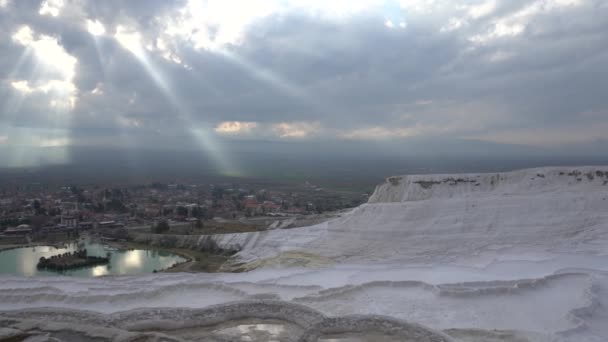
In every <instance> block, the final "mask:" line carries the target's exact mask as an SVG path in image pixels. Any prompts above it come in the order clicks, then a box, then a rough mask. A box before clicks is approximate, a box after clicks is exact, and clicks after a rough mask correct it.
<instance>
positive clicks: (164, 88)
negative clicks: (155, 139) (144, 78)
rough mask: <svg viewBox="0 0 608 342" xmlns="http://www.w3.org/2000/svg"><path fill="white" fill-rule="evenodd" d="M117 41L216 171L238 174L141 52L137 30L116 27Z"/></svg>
mask: <svg viewBox="0 0 608 342" xmlns="http://www.w3.org/2000/svg"><path fill="white" fill-rule="evenodd" d="M114 37H115V38H116V40H117V41H118V42H119V43H120V44H121V45H122V46H123V47H124V48H125V49H127V50H128V51H130V52H131V53H132V54H133V56H134V57H135V58H136V60H137V61H138V62H139V63H140V65H141V66H142V67H143V69H144V70H145V71H146V73H147V74H148V75H149V76H150V78H151V79H152V81H153V82H154V84H155V85H156V87H157V88H158V89H159V90H160V91H161V93H162V94H163V95H164V96H165V98H166V99H167V100H168V101H169V103H170V105H171V106H172V107H173V108H175V109H176V114H177V119H179V120H180V121H181V122H182V123H183V125H184V127H185V128H186V129H187V131H188V132H189V134H190V136H191V137H192V138H193V139H194V140H195V141H196V142H197V143H198V145H199V147H200V148H202V149H203V150H204V151H205V152H206V153H207V154H208V155H209V157H211V158H212V160H213V162H214V163H216V165H217V167H218V168H219V171H220V172H221V173H223V174H238V170H237V169H236V168H235V166H234V163H232V162H231V161H230V159H229V157H228V156H227V154H226V153H223V151H222V148H221V146H220V144H219V143H218V142H217V141H216V139H214V137H213V136H212V134H211V133H210V132H209V130H207V129H206V128H205V127H200V125H197V123H196V122H195V120H193V118H192V115H191V114H190V111H189V110H188V109H187V108H186V106H184V105H183V101H182V100H180V99H179V98H178V97H177V95H176V94H175V92H174V91H173V90H172V86H171V84H170V82H169V81H168V80H167V78H166V77H165V76H164V75H163V74H162V72H161V70H160V69H159V68H158V67H157V66H155V65H154V63H153V62H152V61H151V60H150V58H149V56H148V53H147V52H146V50H145V49H144V46H143V44H142V41H141V39H142V38H141V35H140V34H139V33H138V32H136V31H128V30H127V29H126V28H124V27H121V26H119V27H117V30H116V34H115V36H114Z"/></svg>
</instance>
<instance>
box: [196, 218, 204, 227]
mask: <svg viewBox="0 0 608 342" xmlns="http://www.w3.org/2000/svg"><path fill="white" fill-rule="evenodd" d="M203 227H204V225H203V221H201V219H198V220H196V228H198V229H202V228H203Z"/></svg>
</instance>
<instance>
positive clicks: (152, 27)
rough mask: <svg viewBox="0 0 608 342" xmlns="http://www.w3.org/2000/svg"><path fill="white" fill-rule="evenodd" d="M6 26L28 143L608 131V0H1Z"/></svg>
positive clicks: (17, 111)
mask: <svg viewBox="0 0 608 342" xmlns="http://www.w3.org/2000/svg"><path fill="white" fill-rule="evenodd" d="M0 32H2V34H1V35H0V56H2V58H0V145H2V146H3V147H4V148H5V149H6V148H9V149H13V150H14V151H18V152H15V153H16V154H24V153H26V152H27V150H28V149H29V148H34V147H48V146H54V147H62V146H64V147H66V148H68V147H71V146H151V147H154V146H159V147H161V146H168V145H175V146H179V144H188V145H191V144H195V145H198V146H199V147H200V148H201V149H203V150H206V151H207V152H210V153H212V154H213V153H216V154H217V153H221V152H219V151H221V146H222V144H223V143H224V142H225V141H229V140H237V141H238V140H242V141H244V142H245V141H246V142H250V141H252V140H264V141H277V142H278V141H291V142H297V143H302V144H303V143H305V142H308V141H336V142H339V143H341V144H344V143H345V142H353V145H357V146H359V145H358V144H355V143H354V141H357V142H361V141H369V142H370V143H374V142H375V143H378V142H379V141H383V142H387V141H389V142H392V143H394V144H407V142H408V141H409V139H418V140H420V139H426V140H428V141H431V140H433V139H441V140H450V139H453V140H459V141H463V140H465V141H466V140H473V141H481V142H491V143H500V144H518V145H525V146H530V147H533V148H536V147H542V148H546V147H560V148H561V147H564V148H567V147H568V146H574V145H577V144H578V145H580V144H596V143H598V142H603V141H605V139H606V137H607V136H608V134H607V133H606V132H608V2H607V1H605V0H401V1H397V0H393V1H389V0H387V1H375V0H336V1H331V0H269V1H261V0H260V1H245V0H243V1H229V0H209V1H202V0H200V1H199V0H130V1H119V0H104V1H97V0H95V1H94V0H89V1H86V0H44V1H40V0H0ZM345 146H347V144H345ZM15 153H14V154H15Z"/></svg>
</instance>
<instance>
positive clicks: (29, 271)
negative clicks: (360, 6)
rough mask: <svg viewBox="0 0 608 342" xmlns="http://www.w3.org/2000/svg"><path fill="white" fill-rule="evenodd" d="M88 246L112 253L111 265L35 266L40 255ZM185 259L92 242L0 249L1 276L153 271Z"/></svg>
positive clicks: (94, 250)
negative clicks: (61, 269)
mask: <svg viewBox="0 0 608 342" xmlns="http://www.w3.org/2000/svg"><path fill="white" fill-rule="evenodd" d="M83 248H86V249H87V253H88V255H90V256H101V257H105V256H106V255H107V253H110V263H109V264H108V265H98V266H93V267H83V268H78V269H74V270H68V271H63V272H58V271H50V270H43V269H40V270H39V269H38V268H37V267H36V265H37V264H38V260H39V259H40V257H45V258H48V257H51V256H53V255H57V254H63V253H67V252H74V251H77V250H79V249H83ZM183 261H186V259H185V258H183V257H181V256H179V255H175V254H171V253H167V252H161V251H157V250H143V249H135V250H117V249H115V248H112V247H110V246H106V245H103V244H100V243H93V242H82V241H81V242H79V243H70V244H66V245H65V247H64V248H56V247H52V246H36V247H24V248H16V249H10V250H6V251H2V252H0V275H2V274H13V275H21V276H27V277H31V276H56V275H65V276H77V277H98V276H103V275H124V274H142V273H152V272H154V270H163V269H167V268H169V267H171V266H173V265H174V264H176V263H180V262H183Z"/></svg>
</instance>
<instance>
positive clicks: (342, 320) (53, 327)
mask: <svg viewBox="0 0 608 342" xmlns="http://www.w3.org/2000/svg"><path fill="white" fill-rule="evenodd" d="M0 320H2V321H3V322H5V323H7V324H8V326H9V327H7V328H4V329H2V330H1V331H0V334H1V335H0V336H1V337H4V338H9V339H10V338H13V337H16V338H19V337H23V338H28V339H30V338H36V340H38V339H40V340H41V341H47V340H48V341H201V340H204V341H301V342H314V341H333V340H336V341H419V342H451V341H453V339H452V338H450V337H449V336H448V335H445V334H443V333H441V332H437V331H434V330H432V329H429V328H426V327H423V326H421V325H418V324H412V323H407V322H405V321H401V320H397V319H393V318H389V317H381V316H373V315H369V316H363V315H360V316H346V317H327V316H325V315H323V314H321V313H320V312H317V311H315V310H313V309H310V308H308V307H306V306H303V305H299V304H294V303H289V302H282V301H243V302H235V303H229V304H222V305H216V306H212V307H209V308H206V309H200V310H196V309H149V310H144V309H139V310H133V311H128V312H119V313H114V314H110V315H103V314H97V313H92V312H86V311H77V310H52V309H32V310H15V311H6V312H2V313H0ZM19 340H23V339H19Z"/></svg>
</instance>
